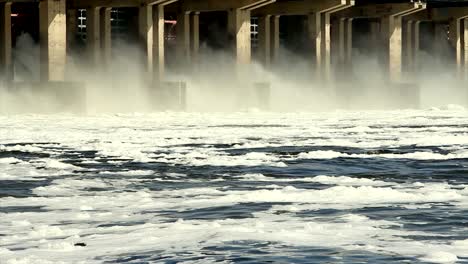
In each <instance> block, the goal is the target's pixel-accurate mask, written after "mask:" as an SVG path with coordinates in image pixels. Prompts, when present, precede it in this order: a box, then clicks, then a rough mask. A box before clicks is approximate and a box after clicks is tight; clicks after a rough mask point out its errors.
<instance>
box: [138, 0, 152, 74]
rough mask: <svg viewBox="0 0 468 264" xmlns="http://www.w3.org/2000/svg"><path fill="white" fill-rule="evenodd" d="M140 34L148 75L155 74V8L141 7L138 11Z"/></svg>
mask: <svg viewBox="0 0 468 264" xmlns="http://www.w3.org/2000/svg"><path fill="white" fill-rule="evenodd" d="M138 33H139V38H140V44H141V47H142V50H143V57H144V60H143V61H144V62H145V63H144V65H145V68H146V69H147V73H148V74H152V72H153V7H152V6H148V5H145V6H141V7H140V8H139V9H138Z"/></svg>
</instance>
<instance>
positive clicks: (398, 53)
mask: <svg viewBox="0 0 468 264" xmlns="http://www.w3.org/2000/svg"><path fill="white" fill-rule="evenodd" d="M402 24H403V21H402V17H401V16H387V17H384V18H383V19H382V34H383V37H384V41H385V42H386V45H388V51H387V54H386V56H385V62H386V63H388V64H387V67H388V70H389V77H390V80H391V81H401V77H402V76H401V74H402V52H403V49H402V45H403V40H402V37H403V32H402Z"/></svg>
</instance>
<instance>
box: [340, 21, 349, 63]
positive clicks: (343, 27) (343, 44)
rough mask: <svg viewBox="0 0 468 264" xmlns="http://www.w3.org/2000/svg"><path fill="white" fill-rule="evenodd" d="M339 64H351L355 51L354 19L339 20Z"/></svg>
mask: <svg viewBox="0 0 468 264" xmlns="http://www.w3.org/2000/svg"><path fill="white" fill-rule="evenodd" d="M338 42H339V44H338V46H339V49H338V50H339V63H340V64H342V65H348V64H349V63H350V62H351V56H352V50H353V19H352V18H340V20H339V41H338Z"/></svg>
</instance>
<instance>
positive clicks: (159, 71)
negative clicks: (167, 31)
mask: <svg viewBox="0 0 468 264" xmlns="http://www.w3.org/2000/svg"><path fill="white" fill-rule="evenodd" d="M165 65H166V64H165V59H164V6H163V5H157V6H155V8H154V12H153V81H162V80H163V79H164V73H165V69H166V67H165Z"/></svg>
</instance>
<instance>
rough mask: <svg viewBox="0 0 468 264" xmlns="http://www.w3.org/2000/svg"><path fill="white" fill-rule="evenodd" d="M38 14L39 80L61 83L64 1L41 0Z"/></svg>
mask: <svg viewBox="0 0 468 264" xmlns="http://www.w3.org/2000/svg"><path fill="white" fill-rule="evenodd" d="M39 13H40V14H39V28H40V40H41V41H40V47H41V48H40V51H41V52H40V53H41V55H40V61H41V69H40V73H41V74H40V76H41V79H42V80H43V81H63V80H64V79H65V65H66V50H67V33H66V15H65V0H41V1H40V3H39Z"/></svg>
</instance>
